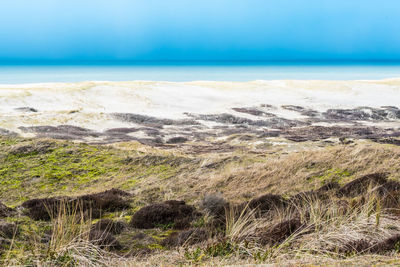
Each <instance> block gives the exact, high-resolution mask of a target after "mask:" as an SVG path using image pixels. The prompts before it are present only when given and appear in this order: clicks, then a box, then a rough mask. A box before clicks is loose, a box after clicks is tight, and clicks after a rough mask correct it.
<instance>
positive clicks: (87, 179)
mask: <svg viewBox="0 0 400 267" xmlns="http://www.w3.org/2000/svg"><path fill="white" fill-rule="evenodd" d="M38 142H39V141H38V140H24V139H6V138H0V199H1V201H3V202H5V203H7V204H10V205H16V204H19V203H21V202H23V201H25V200H27V199H30V198H33V197H45V196H51V195H62V194H68V195H71V194H80V193H81V192H87V191H91V190H97V189H100V190H105V189H109V188H111V187H119V188H122V189H125V190H130V189H133V188H134V187H135V186H136V184H137V182H138V181H140V180H141V179H146V178H147V177H149V176H156V177H157V178H159V179H168V178H170V177H173V176H175V175H176V174H177V173H178V172H179V170H180V169H181V168H182V167H181V164H180V163H181V162H186V163H187V162H188V160H187V159H186V158H182V157H174V156H150V155H142V154H141V153H139V152H137V151H125V150H118V149H113V148H110V147H107V146H94V145H87V144H81V143H72V142H62V141H57V142H53V141H52V142H51V143H50V144H51V147H50V148H46V149H43V150H40V149H36V150H35V149H34V148H35V147H37V146H39V145H40V143H38ZM38 144H39V145H38ZM21 146H23V147H24V148H25V147H28V148H31V147H32V149H30V150H28V152H27V153H19V150H16V149H15V148H18V147H21ZM15 151H18V153H15Z"/></svg>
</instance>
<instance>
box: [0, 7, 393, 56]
mask: <svg viewBox="0 0 400 267" xmlns="http://www.w3.org/2000/svg"><path fill="white" fill-rule="evenodd" d="M321 59H330V60H400V1H399V0H201V1H200V0H196V1H195V0H1V1H0V60H3V61H5V60H8V61H10V60H11V61H12V60H321Z"/></svg>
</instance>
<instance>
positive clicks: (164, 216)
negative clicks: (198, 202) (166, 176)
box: [130, 200, 198, 229]
mask: <svg viewBox="0 0 400 267" xmlns="http://www.w3.org/2000/svg"><path fill="white" fill-rule="evenodd" d="M196 216H198V213H197V212H196V211H195V208H194V207H193V206H189V205H186V203H185V202H184V201H177V200H168V201H165V202H161V203H156V204H152V205H149V206H146V207H143V208H141V209H140V210H138V211H137V212H136V213H135V214H134V215H133V217H132V220H131V222H130V225H131V226H132V227H135V228H142V229H148V228H154V227H157V226H162V225H169V226H171V227H173V228H175V229H183V228H185V227H188V226H189V225H190V222H191V221H192V220H193V219H194V218H195V217H196Z"/></svg>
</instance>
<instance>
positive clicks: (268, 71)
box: [0, 62, 400, 84]
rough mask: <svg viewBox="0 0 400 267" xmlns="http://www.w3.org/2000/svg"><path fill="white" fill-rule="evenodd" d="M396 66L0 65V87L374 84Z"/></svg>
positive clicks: (398, 66)
mask: <svg viewBox="0 0 400 267" xmlns="http://www.w3.org/2000/svg"><path fill="white" fill-rule="evenodd" d="M399 77H400V63H379V64H375V63H373V64H372V63H363V64H352V63H340V62H339V63H334V64H331V63H327V64H323V63H322V64H321V63H259V62H256V63H254V62H230V63H216V64H215V63H196V62H194V63H190V62H189V63H171V62H161V63H157V62H156V63H154V62H153V63H145V64H112V63H111V64H108V63H107V64H98V65H94V64H30V65H15V64H14V65H12V64H9V65H0V84H20V83H43V82H80V81H133V80H149V81H174V82H181V81H182V82H183V81H197V80H212V81H253V80H292V79H295V80H375V79H385V78H399Z"/></svg>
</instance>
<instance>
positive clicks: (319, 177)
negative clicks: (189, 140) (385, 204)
mask: <svg viewBox="0 0 400 267" xmlns="http://www.w3.org/2000/svg"><path fill="white" fill-rule="evenodd" d="M399 162H400V147H398V146H393V145H381V144H375V143H369V142H359V143H356V144H354V145H352V146H345V145H336V146H329V147H323V148H318V147H317V148H315V147H314V148H313V149H310V150H304V151H298V152H289V153H286V152H284V151H283V152H282V151H281V152H274V153H272V154H268V153H265V154H264V155H249V154H243V153H236V154H235V153H233V154H232V155H231V156H230V158H227V157H226V156H224V158H221V157H218V155H215V154H211V155H208V156H207V157H206V158H203V159H202V163H201V164H200V165H191V166H190V167H188V168H187V169H186V170H184V171H182V172H180V173H179V174H178V175H176V176H175V177H171V178H169V179H167V180H163V181H160V179H159V177H158V176H157V175H154V176H152V177H149V178H147V179H146V180H143V181H140V182H139V183H138V185H137V187H136V192H137V193H140V192H145V191H156V192H157V193H158V194H159V198H160V200H163V199H173V198H175V199H176V198H181V199H185V200H189V201H190V200H192V201H197V200H199V198H201V197H202V196H204V195H205V194H208V193H210V192H221V193H222V195H223V196H224V197H225V198H227V199H229V200H231V201H234V202H240V201H243V200H248V199H250V198H253V197H256V196H259V195H262V194H266V193H273V194H282V195H287V196H289V195H293V194H295V193H298V192H302V191H308V190H311V189H316V188H319V187H320V186H322V185H324V184H326V183H328V182H331V181H337V182H339V183H340V184H341V185H342V184H344V183H346V182H348V181H351V180H353V179H356V178H359V177H361V176H363V175H366V174H370V173H376V172H387V173H389V177H388V178H389V179H393V180H397V181H400V164H399ZM213 164H214V166H216V167H215V168H207V167H206V166H210V165H211V166H213Z"/></svg>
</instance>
